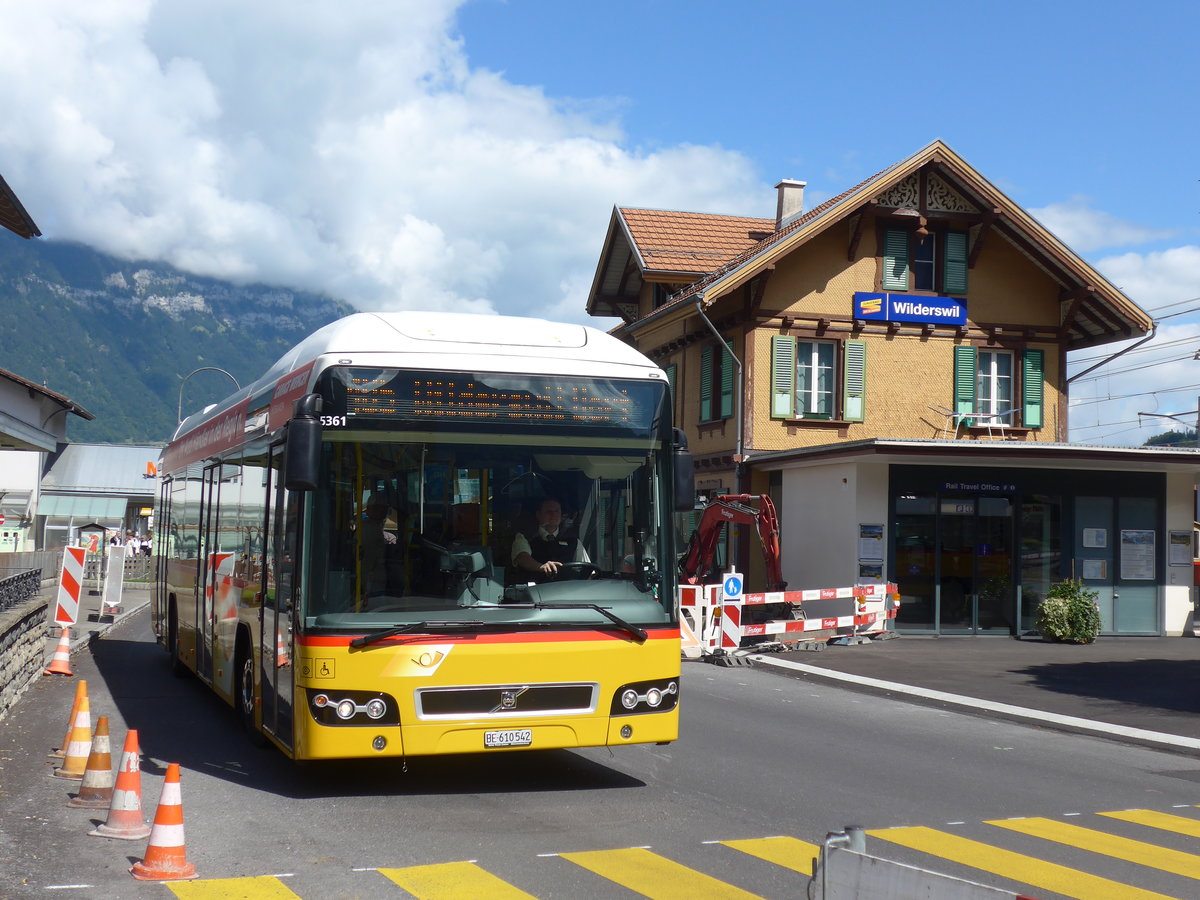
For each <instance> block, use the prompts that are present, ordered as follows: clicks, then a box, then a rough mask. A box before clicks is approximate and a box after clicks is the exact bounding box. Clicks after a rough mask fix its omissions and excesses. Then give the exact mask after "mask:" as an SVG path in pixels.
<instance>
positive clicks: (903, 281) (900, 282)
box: [881, 228, 908, 291]
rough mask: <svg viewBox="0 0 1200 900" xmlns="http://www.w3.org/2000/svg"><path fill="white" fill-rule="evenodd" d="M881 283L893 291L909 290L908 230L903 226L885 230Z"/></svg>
mask: <svg viewBox="0 0 1200 900" xmlns="http://www.w3.org/2000/svg"><path fill="white" fill-rule="evenodd" d="M881 284H882V285H883V287H885V288H887V289H890V290H893V291H907V290H908V232H907V231H905V230H904V229H903V228H888V229H885V230H884V232H883V278H882V279H881Z"/></svg>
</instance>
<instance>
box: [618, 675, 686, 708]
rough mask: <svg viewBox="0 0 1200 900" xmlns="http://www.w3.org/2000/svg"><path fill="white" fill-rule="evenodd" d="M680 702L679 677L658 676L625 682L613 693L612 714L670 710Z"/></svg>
mask: <svg viewBox="0 0 1200 900" xmlns="http://www.w3.org/2000/svg"><path fill="white" fill-rule="evenodd" d="M678 704H679V679H678V678H657V679H655V680H653V681H636V682H634V683H633V684H623V685H621V687H619V688H617V692H616V694H614V695H613V700H612V708H611V711H610V713H609V714H610V715H613V716H628V715H637V714H639V713H652V712H670V711H671V710H673V709H674V708H675V707H676V706H677V705H678Z"/></svg>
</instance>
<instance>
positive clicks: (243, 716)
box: [234, 640, 267, 747]
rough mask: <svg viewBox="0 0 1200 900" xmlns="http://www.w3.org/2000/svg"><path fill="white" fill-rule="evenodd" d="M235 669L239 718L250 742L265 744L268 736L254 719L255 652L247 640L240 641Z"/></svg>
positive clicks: (260, 745) (257, 745)
mask: <svg viewBox="0 0 1200 900" xmlns="http://www.w3.org/2000/svg"><path fill="white" fill-rule="evenodd" d="M235 671H236V672H237V688H236V691H235V695H234V697H235V702H236V704H237V714H238V719H239V720H240V721H241V723H242V728H243V729H244V730H245V732H246V734H247V735H248V736H249V737H250V743H252V744H254V745H255V746H256V747H262V746H265V745H266V743H267V738H266V736H265V735H264V734H263V733H262V731H261V730H259V727H258V725H257V724H256V723H255V721H254V700H255V697H254V654H253V653H251V652H250V647H249V645H248V642H247V641H244V640H243V641H239V642H238V661H237V669H236V670H235Z"/></svg>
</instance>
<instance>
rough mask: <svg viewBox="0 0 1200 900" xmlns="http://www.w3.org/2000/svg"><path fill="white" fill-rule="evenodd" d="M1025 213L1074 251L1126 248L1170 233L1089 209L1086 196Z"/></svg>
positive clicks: (1167, 236)
mask: <svg viewBox="0 0 1200 900" xmlns="http://www.w3.org/2000/svg"><path fill="white" fill-rule="evenodd" d="M1029 213H1030V214H1031V215H1033V216H1034V217H1035V218H1036V219H1037V220H1038V221H1039V222H1041V223H1042V224H1043V225H1045V226H1046V228H1047V229H1049V230H1050V231H1051V232H1052V233H1053V234H1054V236H1055V237H1057V238H1058V239H1059V240H1061V241H1062V242H1063V243H1065V244H1066V245H1067V246H1068V247H1070V248H1071V249H1072V250H1074V251H1075V252H1076V253H1090V252H1091V251H1093V250H1102V249H1104V248H1107V247H1128V246H1131V245H1137V244H1146V243H1149V242H1151V241H1157V240H1161V239H1163V238H1169V237H1171V234H1172V233H1171V232H1169V231H1161V230H1156V229H1153V228H1145V227H1143V226H1141V225H1134V224H1132V223H1130V222H1125V221H1122V220H1121V219H1118V218H1117V217H1116V216H1113V215H1110V214H1109V213H1106V212H1103V211H1102V210H1097V209H1092V207H1091V205H1090V201H1089V199H1088V198H1087V197H1083V196H1075V197H1072V198H1071V199H1069V200H1066V201H1064V202H1062V203H1051V204H1050V205H1049V206H1042V207H1038V208H1031V209H1030V210H1029Z"/></svg>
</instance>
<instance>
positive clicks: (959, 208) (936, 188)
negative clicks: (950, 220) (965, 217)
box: [925, 172, 978, 212]
mask: <svg viewBox="0 0 1200 900" xmlns="http://www.w3.org/2000/svg"><path fill="white" fill-rule="evenodd" d="M925 184H926V189H925V208H926V209H936V210H938V211H940V212H978V210H977V209H976V208H975V206H974V205H973V204H971V203H968V202H967V200H966V199H965V198H964V197H963V196H962V194H960V193H958V191H956V190H954V188H952V187H950V185H948V184H946V182H944V181H942V179H940V178H938V177H937V176H936V175H934V174H933V173H932V172H931V173H930V174H929V177H928V178H927V179H925Z"/></svg>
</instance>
